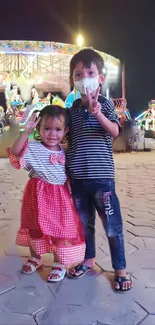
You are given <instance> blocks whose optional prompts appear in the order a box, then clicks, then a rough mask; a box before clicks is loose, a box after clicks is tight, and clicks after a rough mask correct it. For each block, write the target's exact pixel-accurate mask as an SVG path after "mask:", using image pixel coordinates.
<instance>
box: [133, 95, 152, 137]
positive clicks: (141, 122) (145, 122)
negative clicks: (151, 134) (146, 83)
mask: <svg viewBox="0 0 155 325" xmlns="http://www.w3.org/2000/svg"><path fill="white" fill-rule="evenodd" d="M135 121H136V123H137V125H138V126H139V127H140V126H143V127H144V129H145V130H152V131H155V100H151V101H150V102H149V103H148V109H147V110H146V111H144V112H143V113H141V114H140V115H139V116H137V117H136V118H135Z"/></svg>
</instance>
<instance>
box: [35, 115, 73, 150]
mask: <svg viewBox="0 0 155 325" xmlns="http://www.w3.org/2000/svg"><path fill="white" fill-rule="evenodd" d="M38 131H39V134H40V137H41V140H42V142H43V144H44V145H45V147H46V148H48V149H50V150H59V144H60V143H61V142H62V140H63V138H64V136H65V135H66V133H67V132H68V128H66V127H65V119H64V116H63V115H60V116H59V118H58V117H54V118H53V117H52V116H49V115H45V116H43V117H42V119H41V121H40V124H39V129H38Z"/></svg>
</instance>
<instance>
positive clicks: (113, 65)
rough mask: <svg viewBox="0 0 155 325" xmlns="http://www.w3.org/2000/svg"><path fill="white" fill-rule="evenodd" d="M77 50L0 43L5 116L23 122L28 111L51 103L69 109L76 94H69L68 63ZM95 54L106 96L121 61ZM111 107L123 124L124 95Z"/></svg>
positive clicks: (33, 43)
mask: <svg viewBox="0 0 155 325" xmlns="http://www.w3.org/2000/svg"><path fill="white" fill-rule="evenodd" d="M80 49H81V48H79V47H78V46H77V45H71V44H64V43H55V42H37V41H0V90H1V91H2V90H4V93H5V97H6V103H7V113H8V114H14V115H16V118H17V120H18V121H19V122H20V121H21V123H23V122H26V121H25V119H24V121H23V117H24V115H25V116H26V117H27V118H28V117H29V114H26V110H27V109H28V111H29V113H32V111H33V110H35V109H41V108H42V107H44V106H45V105H47V103H51V102H53V103H54V102H57V103H59V104H61V105H62V106H65V105H66V106H67V107H70V106H71V105H72V102H73V101H74V99H75V98H78V97H79V94H78V93H76V94H75V91H73V92H71V93H70V84H69V63H70V60H71V58H72V56H73V55H74V54H75V53H77V52H78V51H79V50H80ZM97 52H98V53H99V54H100V55H101V56H102V57H103V59H104V62H105V68H104V71H103V73H105V74H106V81H105V84H104V88H103V89H102V91H103V93H104V94H109V90H110V87H111V86H113V85H114V84H115V83H117V80H118V72H119V71H120V67H121V65H120V61H119V59H117V58H115V57H113V56H111V55H109V54H106V53H104V52H100V51H97ZM51 98H52V100H53V101H51ZM114 104H115V109H116V112H117V113H118V116H119V118H120V121H121V124H123V121H124V120H126V119H128V118H129V114H128V110H127V108H126V99H125V97H124V96H123V94H122V98H118V99H114ZM30 106H31V108H32V110H31V109H29V107H30Z"/></svg>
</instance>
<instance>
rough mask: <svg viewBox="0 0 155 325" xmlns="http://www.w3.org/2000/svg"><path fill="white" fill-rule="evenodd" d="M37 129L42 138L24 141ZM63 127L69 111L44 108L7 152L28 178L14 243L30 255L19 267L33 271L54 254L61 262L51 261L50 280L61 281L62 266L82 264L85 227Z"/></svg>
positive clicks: (14, 165) (65, 128)
mask: <svg viewBox="0 0 155 325" xmlns="http://www.w3.org/2000/svg"><path fill="white" fill-rule="evenodd" d="M35 128H37V131H38V133H39V135H40V138H41V142H37V141H34V142H31V141H30V142H29V141H28V139H29V135H30V134H31V133H33V131H34V129H35ZM67 131H68V115H67V110H65V109H64V108H62V107H59V106H56V105H55V106H54V105H53V106H51V105H49V106H46V107H44V108H43V109H42V110H41V111H40V114H39V117H37V116H36V114H33V115H32V117H31V118H30V120H29V121H28V122H27V124H26V126H25V131H24V132H23V133H22V135H20V137H19V138H18V139H17V141H16V142H15V144H14V145H13V146H12V148H11V151H10V162H11V164H12V165H13V167H15V168H16V169H20V168H25V169H26V170H27V171H29V177H30V179H29V181H28V183H27V185H26V188H25V191H24V196H23V200H22V209H21V225H20V229H19V231H18V234H17V237H16V244H17V245H19V246H27V247H29V249H30V253H31V257H30V258H28V260H27V261H26V262H24V264H23V266H22V270H21V271H22V272H23V273H25V274H32V273H34V272H35V271H36V270H37V269H39V268H40V267H41V266H42V265H43V261H42V259H41V255H42V254H45V253H49V252H54V253H55V254H56V256H57V258H58V261H59V263H54V264H53V266H52V270H51V272H50V274H49V275H48V281H49V282H58V281H61V280H63V278H64V276H65V273H66V268H65V266H68V265H71V264H76V263H79V262H81V261H82V260H83V258H84V254H85V241H84V232H83V227H82V223H81V221H80V218H79V215H78V213H77V210H76V208H75V206H74V204H73V201H72V198H71V195H70V192H69V189H68V185H67V176H66V167H65V151H64V149H63V148H62V146H61V145H60V143H61V142H62V139H63V137H64V136H65V134H66V132H67Z"/></svg>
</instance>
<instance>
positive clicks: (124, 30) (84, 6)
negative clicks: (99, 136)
mask: <svg viewBox="0 0 155 325" xmlns="http://www.w3.org/2000/svg"><path fill="white" fill-rule="evenodd" d="M24 2H25V3H24ZM0 19H1V28H0V39H1V40H4V39H10V40H11V39H12V40H43V41H57V42H64V43H65V42H67V43H74V42H75V39H76V35H77V33H78V32H81V33H82V34H83V36H84V38H85V45H87V46H93V47H94V48H96V49H98V50H101V51H103V52H106V53H108V54H111V55H113V56H115V57H118V58H119V59H120V60H121V61H122V62H125V65H126V92H127V94H126V97H127V101H128V108H129V109H130V111H131V113H132V115H134V116H136V115H137V113H139V112H142V111H143V110H144V109H145V108H146V107H147V103H148V101H149V100H151V99H155V0H122V1H121V0H109V1H107V0H93V1H92V0H83V1H82V0H41V1H40V0H25V1H23V0H20V1H19V0H10V1H7V0H6V1H4V0H3V1H1V10H0ZM114 92H115V95H116V96H118V97H119V96H120V95H121V94H120V90H119V87H117V89H115V90H114Z"/></svg>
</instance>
